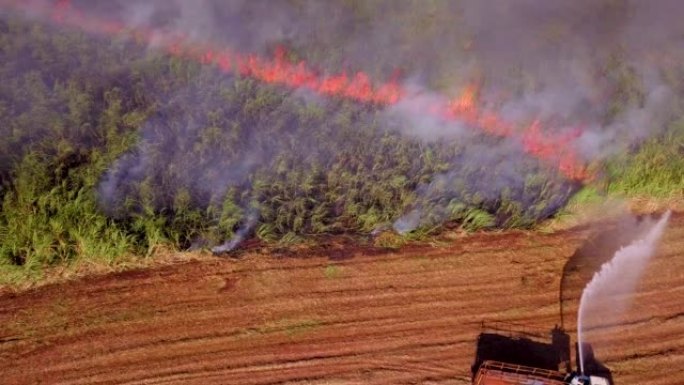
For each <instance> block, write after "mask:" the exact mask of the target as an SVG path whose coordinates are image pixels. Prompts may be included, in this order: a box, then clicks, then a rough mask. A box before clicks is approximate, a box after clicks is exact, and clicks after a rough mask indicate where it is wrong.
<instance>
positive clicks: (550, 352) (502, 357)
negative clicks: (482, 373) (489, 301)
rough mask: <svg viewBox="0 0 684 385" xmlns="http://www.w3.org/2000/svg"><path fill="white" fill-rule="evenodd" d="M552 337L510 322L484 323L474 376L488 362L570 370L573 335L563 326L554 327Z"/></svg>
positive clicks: (474, 365)
mask: <svg viewBox="0 0 684 385" xmlns="http://www.w3.org/2000/svg"><path fill="white" fill-rule="evenodd" d="M550 334H551V335H550V337H551V338H550V341H549V337H548V336H546V335H544V334H536V333H533V332H529V331H527V330H525V329H524V328H523V327H522V326H520V325H515V324H508V323H501V322H497V323H485V322H483V323H482V332H481V333H480V335H479V336H478V338H477V350H476V352H475V361H474V362H473V365H472V366H471V372H472V376H473V378H474V377H475V375H476V374H477V371H478V370H479V369H480V366H481V365H482V364H483V363H484V362H485V361H490V360H491V361H499V362H505V363H508V364H513V365H523V366H529V367H533V368H539V369H546V370H553V371H558V370H560V371H565V372H567V371H569V370H570V366H569V365H570V336H569V335H568V334H567V333H565V331H563V329H561V328H560V327H558V326H556V327H554V328H553V329H552V330H551V333H550Z"/></svg>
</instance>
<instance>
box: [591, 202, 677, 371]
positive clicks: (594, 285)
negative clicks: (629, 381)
mask: <svg viewBox="0 0 684 385" xmlns="http://www.w3.org/2000/svg"><path fill="white" fill-rule="evenodd" d="M669 218H670V211H667V212H666V213H665V214H664V215H663V216H662V217H661V218H660V220H659V221H658V222H657V223H656V224H655V225H653V227H651V229H649V231H648V232H647V233H646V235H645V236H644V237H643V238H640V239H637V240H635V241H633V242H632V243H631V244H629V245H628V246H625V247H623V248H621V249H620V250H618V251H617V252H616V253H615V254H614V255H613V258H612V259H611V260H610V261H608V262H606V263H604V264H603V265H602V266H601V269H600V270H599V271H598V272H597V273H595V274H594V277H593V278H592V279H591V281H590V282H589V283H588V284H587V286H586V287H585V288H584V291H583V292H582V297H581V299H580V304H579V311H578V315H577V346H578V349H579V370H580V373H581V374H583V375H584V374H585V372H584V349H583V345H584V331H585V330H584V328H585V327H586V325H585V321H586V317H587V315H588V314H589V313H587V309H588V308H591V305H592V304H594V305H595V304H596V301H597V300H599V299H601V298H605V297H606V296H613V295H616V294H619V295H621V296H623V301H626V300H629V298H630V296H631V294H632V293H633V292H634V290H635V289H636V285H637V283H638V281H639V278H640V277H641V274H642V273H643V271H644V268H645V267H646V265H647V264H648V261H649V260H650V258H651V257H652V256H653V254H654V253H655V248H656V245H657V243H658V240H659V239H660V237H661V236H662V235H663V232H664V231H665V227H666V225H667V221H668V219H669ZM622 305H626V303H622ZM598 309H601V310H605V309H606V307H602V308H599V307H594V309H593V310H594V311H598ZM620 310H622V309H620V308H619V307H618V309H617V311H620ZM601 315H602V316H607V314H601ZM608 315H610V314H608Z"/></svg>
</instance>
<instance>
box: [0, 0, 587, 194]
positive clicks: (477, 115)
mask: <svg viewBox="0 0 684 385" xmlns="http://www.w3.org/2000/svg"><path fill="white" fill-rule="evenodd" d="M3 5H4V6H9V7H13V8H17V9H27V8H29V6H28V5H26V4H25V3H23V2H22V1H18V0H0V6H3ZM31 9H32V10H33V11H38V12H41V13H44V14H47V15H48V16H49V17H50V19H52V20H53V22H55V23H58V24H62V25H67V26H71V27H75V28H79V29H81V30H84V31H87V32H90V33H96V34H104V35H115V34H119V33H123V32H127V33H129V34H132V35H133V36H134V37H135V38H136V39H138V40H139V41H140V42H143V43H148V44H154V45H156V46H158V47H159V48H160V49H162V50H163V51H165V52H167V53H168V54H169V55H171V56H175V57H180V58H183V59H189V60H193V61H197V62H199V63H201V64H204V65H213V66H215V67H216V68H218V69H219V70H220V71H222V72H226V73H231V74H238V75H240V76H244V77H251V78H254V79H257V80H259V81H262V82H265V83H270V84H276V85H282V86H286V87H290V88H304V89H308V90H311V91H313V92H315V93H318V94H321V95H326V96H332V97H339V98H345V99H350V100H354V101H357V102H361V103H371V104H376V105H380V106H387V105H392V104H395V103H397V102H399V101H400V100H402V98H405V97H407V94H406V91H405V90H404V89H403V87H401V85H400V84H399V82H398V79H397V76H393V78H392V80H390V81H389V82H386V83H381V84H374V83H373V82H372V81H371V79H370V78H369V76H368V75H367V74H366V73H364V72H357V73H355V74H354V75H352V76H349V75H347V74H346V73H344V72H343V73H340V74H337V75H331V74H328V75H321V74H319V73H318V72H317V71H315V70H314V69H312V68H311V67H310V66H309V65H308V64H307V63H306V62H304V61H299V62H297V63H293V61H292V60H290V59H289V58H288V53H287V51H286V50H285V49H284V48H283V47H278V48H276V50H275V54H274V56H273V58H271V59H268V58H263V57H259V56H257V55H254V54H242V53H239V52H234V51H232V50H230V49H219V48H217V47H214V46H212V45H204V46H198V45H197V44H190V43H189V42H188V39H186V38H184V37H178V36H170V35H168V34H167V35H165V34H163V33H160V32H159V31H150V30H145V29H142V28H127V27H126V26H125V25H124V24H123V23H119V22H116V21H111V20H105V19H101V18H96V17H91V16H88V17H86V16H85V15H84V13H82V12H80V11H79V10H78V9H76V8H74V7H73V6H72V4H71V1H70V0H57V1H56V2H54V3H53V4H52V6H51V7H49V8H45V7H35V6H34V7H32V8H31ZM479 93H480V89H479V87H478V86H477V85H476V84H471V85H468V86H467V87H466V88H465V89H464V90H463V92H462V94H461V96H460V97H458V98H456V99H454V100H453V101H451V102H449V103H447V105H445V106H434V107H432V108H430V111H425V113H434V112H435V111H436V112H437V113H439V114H440V115H441V116H443V117H444V118H446V119H455V120H459V121H462V122H464V123H466V124H467V125H469V126H472V127H475V128H478V129H480V130H482V131H483V132H484V133H486V134H488V135H494V136H499V137H511V136H517V135H522V144H523V148H524V151H525V152H526V153H528V154H530V155H533V156H535V157H537V158H539V159H542V160H543V161H545V162H546V163H549V164H552V165H554V166H555V167H557V169H558V170H559V171H560V172H561V173H562V174H563V175H564V176H566V177H567V178H569V179H572V180H577V181H583V180H587V179H589V178H590V177H591V175H590V174H589V173H588V172H587V168H586V166H585V165H584V164H583V163H582V162H580V161H579V160H578V158H579V156H578V155H577V153H576V150H575V148H574V143H575V140H576V138H577V137H578V136H579V135H580V134H581V130H575V131H573V132H572V133H571V134H569V135H562V136H558V135H556V136H551V135H544V134H543V133H542V130H541V124H540V122H539V121H535V122H533V123H532V124H531V125H530V126H529V127H527V128H525V129H524V130H523V131H522V134H521V133H520V130H519V129H516V126H515V125H513V124H511V123H509V122H506V121H505V120H503V119H502V118H501V117H500V116H499V115H498V114H497V113H495V112H493V111H486V110H483V109H481V108H480V107H479V106H478V102H479Z"/></svg>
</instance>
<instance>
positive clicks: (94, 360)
mask: <svg viewBox="0 0 684 385" xmlns="http://www.w3.org/2000/svg"><path fill="white" fill-rule="evenodd" d="M600 227H601V229H600V230H601V231H602V234H598V233H597V227H596V226H590V227H585V228H578V229H574V230H570V231H565V232H559V233H555V234H548V235H543V234H538V233H525V232H509V233H501V234H479V235H470V236H466V237H460V238H456V239H455V240H452V241H451V242H449V243H448V244H443V245H439V246H434V247H431V246H421V247H411V248H407V249H405V250H402V251H400V252H386V253H380V254H378V253H365V252H364V251H363V250H358V251H355V252H353V253H348V255H347V258H329V257H326V255H325V254H324V253H321V255H320V256H307V257H306V258H292V257H287V258H278V257H274V256H262V255H246V256H243V257H242V258H240V259H237V260H233V259H215V260H211V261H196V262H189V263H184V264H179V265H174V266H170V267H164V268H158V269H150V270H141V271H132V272H127V273H120V274H113V275H108V276H101V277H92V278H86V279H81V280H78V281H72V282H68V283H63V284H58V285H50V286H45V287H42V288H39V289H35V290H32V291H29V292H23V293H18V294H5V295H3V296H2V297H0V373H1V376H0V383H3V384H38V383H47V384H52V383H59V384H133V383H135V384H162V383H164V384H260V385H265V384H414V383H416V384H418V383H421V384H423V383H424V384H469V383H470V379H471V372H470V368H471V365H472V364H473V360H474V355H475V349H476V340H477V337H478V334H479V333H480V331H481V321H482V320H497V321H507V322H514V323H517V324H524V325H525V326H526V327H527V328H529V329H530V330H536V331H541V332H542V333H545V332H548V331H550V330H551V329H552V328H553V327H554V326H555V325H560V324H561V323H562V324H563V326H564V328H565V329H566V330H567V331H569V332H570V334H571V336H572V339H573V341H574V340H575V335H574V328H575V314H576V310H577V302H578V301H577V299H578V297H579V293H580V291H581V288H582V287H583V286H584V284H585V283H586V280H587V279H588V277H590V276H591V273H592V272H593V270H594V269H595V268H596V266H598V264H599V263H600V262H601V261H602V260H605V259H606V258H607V257H606V256H605V254H612V251H614V250H613V249H612V248H611V247H615V245H611V246H605V247H604V249H606V250H610V252H608V251H606V250H603V251H601V247H600V245H599V244H602V245H605V243H606V239H608V238H611V236H610V234H613V235H615V234H624V231H621V224H620V223H619V222H618V223H611V224H604V225H602V226H600ZM610 231H613V233H611V232H610ZM616 236H617V235H616ZM602 237H603V238H602ZM370 254H372V255H370ZM596 339H597V340H596V343H597V344H596V346H595V354H596V357H597V358H599V359H600V360H601V361H603V363H604V364H605V365H606V366H607V367H608V368H609V369H611V371H612V374H613V377H614V379H615V382H616V384H618V385H620V384H634V383H641V384H651V385H666V384H669V385H680V384H684V215H682V214H678V215H674V216H673V218H672V219H671V222H670V226H669V228H668V230H667V232H666V234H665V236H664V241H663V243H662V245H661V247H660V248H659V251H658V254H657V256H656V257H655V258H654V259H653V261H652V263H651V264H650V265H649V267H648V269H647V271H646V272H645V273H644V277H643V279H642V281H641V284H640V286H639V288H638V290H637V293H636V294H635V296H634V300H633V302H632V304H631V307H630V308H629V310H628V314H627V316H626V319H625V322H623V323H622V325H619V326H613V327H610V328H607V329H606V330H605V332H604V333H601V334H600V336H599V337H596Z"/></svg>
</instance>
